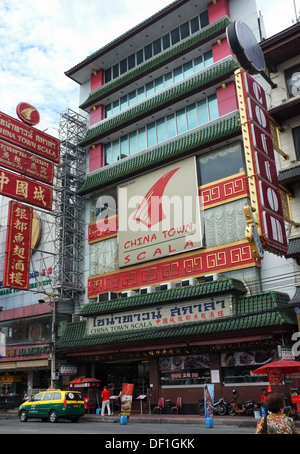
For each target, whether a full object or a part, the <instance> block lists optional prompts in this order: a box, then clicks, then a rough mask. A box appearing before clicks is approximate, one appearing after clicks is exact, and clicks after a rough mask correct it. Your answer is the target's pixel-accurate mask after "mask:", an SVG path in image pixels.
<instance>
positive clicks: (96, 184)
mask: <svg viewBox="0 0 300 454" xmlns="http://www.w3.org/2000/svg"><path fill="white" fill-rule="evenodd" d="M240 134H241V124H240V116H239V114H238V112H233V113H232V114H230V115H228V116H226V117H222V118H220V119H219V120H217V121H215V122H214V123H210V124H208V126H205V127H203V128H201V129H198V130H196V131H195V132H191V133H189V134H186V135H184V136H181V137H180V138H178V139H176V140H174V141H172V142H168V143H165V144H164V145H161V146H158V147H156V148H153V149H151V150H149V151H144V152H141V153H138V154H136V155H134V156H132V157H130V158H126V159H123V160H121V161H119V162H118V163H116V164H112V165H110V166H107V167H104V168H102V169H101V170H99V171H98V172H95V173H93V174H91V175H88V176H87V178H86V180H85V182H84V184H83V186H82V187H81V188H80V189H79V191H78V193H79V195H82V196H83V195H87V194H89V193H91V192H93V191H95V190H97V189H101V188H103V187H105V186H107V185H111V184H117V183H118V182H121V181H122V180H124V179H128V178H131V177H133V176H135V175H137V174H138V173H139V174H140V173H141V172H145V171H147V170H150V169H151V168H153V167H156V166H159V165H163V164H166V163H168V162H170V161H172V160H174V159H178V158H183V157H186V156H188V155H190V154H192V153H195V152H198V151H199V150H201V149H203V148H205V147H207V146H209V145H213V144H217V143H219V142H220V141H224V140H227V139H230V138H231V137H236V136H238V135H240Z"/></svg>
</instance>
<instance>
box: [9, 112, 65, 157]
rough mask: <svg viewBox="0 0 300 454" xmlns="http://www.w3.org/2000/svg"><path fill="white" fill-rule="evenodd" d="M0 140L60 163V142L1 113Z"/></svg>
mask: <svg viewBox="0 0 300 454" xmlns="http://www.w3.org/2000/svg"><path fill="white" fill-rule="evenodd" d="M0 138H1V139H4V140H7V141H8V142H10V143H13V144H14V145H18V146H19V147H22V148H25V150H28V151H31V152H32V153H34V154H37V155H39V156H42V157H44V158H47V159H49V160H50V161H53V162H56V163H59V160H60V140H59V139H56V138H55V137H53V136H50V135H49V134H46V133H44V132H42V131H39V130H38V129H35V128H33V127H32V126H28V125H26V124H25V123H24V122H22V121H20V120H17V119H16V118H13V117H10V116H9V115H6V114H5V113H3V112H0Z"/></svg>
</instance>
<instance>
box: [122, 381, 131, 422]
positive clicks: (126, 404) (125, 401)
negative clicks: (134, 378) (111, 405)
mask: <svg viewBox="0 0 300 454" xmlns="http://www.w3.org/2000/svg"><path fill="white" fill-rule="evenodd" d="M133 388H134V385H132V384H129V383H123V384H122V397H121V415H122V416H127V417H129V416H130V412H131V407H132V399H133Z"/></svg>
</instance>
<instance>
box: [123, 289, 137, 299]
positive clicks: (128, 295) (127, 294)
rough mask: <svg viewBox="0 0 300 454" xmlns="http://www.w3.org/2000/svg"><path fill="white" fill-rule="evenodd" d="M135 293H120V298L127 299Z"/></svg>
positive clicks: (130, 291)
mask: <svg viewBox="0 0 300 454" xmlns="http://www.w3.org/2000/svg"><path fill="white" fill-rule="evenodd" d="M135 295H136V292H135V291H134V290H127V292H122V293H121V298H129V297H130V296H135Z"/></svg>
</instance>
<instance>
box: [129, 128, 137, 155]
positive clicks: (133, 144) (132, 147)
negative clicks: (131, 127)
mask: <svg viewBox="0 0 300 454" xmlns="http://www.w3.org/2000/svg"><path fill="white" fill-rule="evenodd" d="M137 151H138V147H137V132H136V131H134V132H131V133H130V134H129V153H130V155H133V154H135V153H137Z"/></svg>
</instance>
